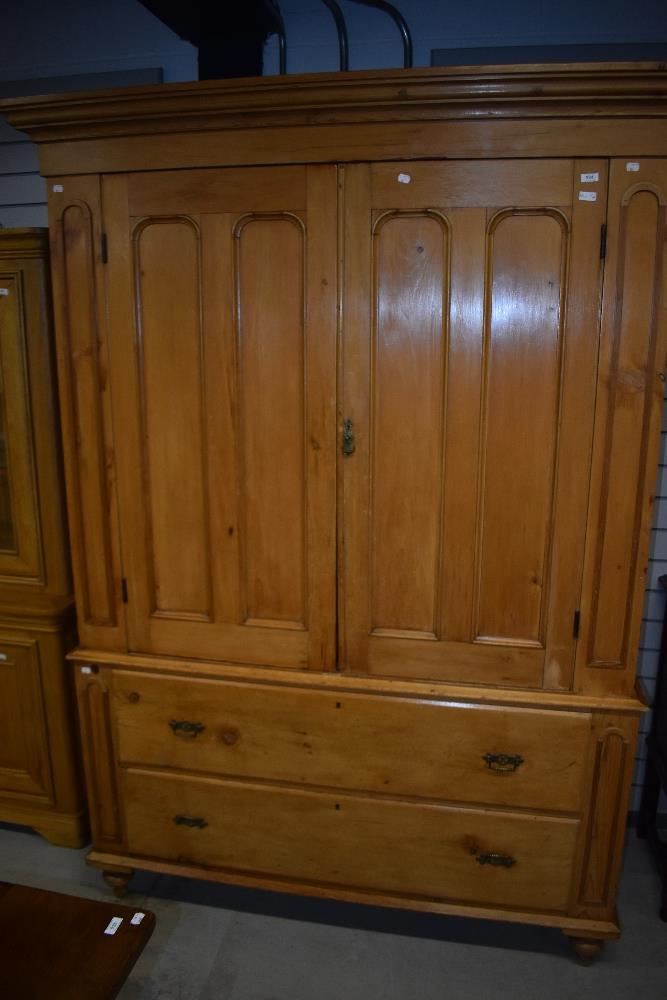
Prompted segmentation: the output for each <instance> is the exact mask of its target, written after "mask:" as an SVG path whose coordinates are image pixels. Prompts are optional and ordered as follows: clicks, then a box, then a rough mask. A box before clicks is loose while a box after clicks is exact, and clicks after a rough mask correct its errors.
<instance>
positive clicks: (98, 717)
mask: <svg viewBox="0 0 667 1000" xmlns="http://www.w3.org/2000/svg"><path fill="white" fill-rule="evenodd" d="M76 691H77V700H78V705H79V724H80V726H81V739H82V741H83V744H84V746H85V748H86V753H85V755H84V764H85V771H86V789H87V791H88V808H89V810H90V825H91V830H92V834H93V838H94V841H95V843H96V844H100V845H104V846H105V847H106V848H107V849H113V848H114V847H116V846H118V845H120V844H121V843H122V841H123V832H122V825H121V815H120V808H119V802H118V792H117V778H116V762H115V754H114V750H113V743H112V735H111V718H110V711H109V691H108V689H107V687H106V684H105V683H104V680H103V678H102V677H100V676H98V674H97V672H96V671H93V670H92V668H90V667H83V668H79V670H78V671H77V674H76Z"/></svg>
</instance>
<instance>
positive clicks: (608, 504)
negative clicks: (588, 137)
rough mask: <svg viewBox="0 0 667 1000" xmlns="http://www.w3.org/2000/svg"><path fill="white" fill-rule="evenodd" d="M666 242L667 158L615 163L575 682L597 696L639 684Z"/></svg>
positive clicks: (660, 387) (665, 307) (664, 335)
mask: <svg viewBox="0 0 667 1000" xmlns="http://www.w3.org/2000/svg"><path fill="white" fill-rule="evenodd" d="M666 239H667V160H664V159H662V160H661V159H641V158H640V159H636V160H627V159H622V160H613V161H612V163H611V171H610V178H609V220H608V239H607V259H606V268H605V270H606V274H605V282H604V301H603V308H602V342H601V349H600V375H599V383H598V392H597V402H596V415H595V438H594V442H595V443H594V448H593V478H592V486H591V504H590V509H589V517H588V534H587V539H586V563H585V573H584V589H583V593H582V603H581V637H580V641H579V644H578V649H577V678H576V688H577V690H580V691H585V692H587V693H589V694H595V695H602V696H609V695H628V694H631V693H632V691H633V686H634V673H635V670H634V667H635V658H636V655H637V646H638V644H639V630H640V627H641V616H642V606H643V603H644V587H645V582H646V572H647V568H648V566H649V563H648V556H649V538H650V527H651V524H652V521H653V504H652V494H653V491H654V488H655V473H656V465H657V462H658V452H659V445H660V427H661V422H662V421H661V418H662V411H663V394H664V388H665V347H666V339H667V245H666V242H665V241H666ZM661 557H662V556H661V554H658V558H661ZM653 582H654V585H656V586H657V582H656V579H655V576H654V578H653Z"/></svg>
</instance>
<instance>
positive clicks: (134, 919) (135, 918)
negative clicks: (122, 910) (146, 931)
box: [130, 913, 146, 924]
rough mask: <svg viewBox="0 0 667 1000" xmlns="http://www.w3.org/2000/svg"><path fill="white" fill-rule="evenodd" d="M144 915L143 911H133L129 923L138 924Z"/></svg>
mask: <svg viewBox="0 0 667 1000" xmlns="http://www.w3.org/2000/svg"><path fill="white" fill-rule="evenodd" d="M145 916H146V914H145V913H135V914H134V916H133V917H132V919H131V920H130V923H131V924H140V923H141V921H142V920H143V919H144V917H145Z"/></svg>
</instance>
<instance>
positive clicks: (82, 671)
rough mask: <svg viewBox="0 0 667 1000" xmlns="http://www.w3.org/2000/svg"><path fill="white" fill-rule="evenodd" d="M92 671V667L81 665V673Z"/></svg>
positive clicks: (90, 672)
mask: <svg viewBox="0 0 667 1000" xmlns="http://www.w3.org/2000/svg"><path fill="white" fill-rule="evenodd" d="M92 672H93V668H92V667H81V673H82V674H92Z"/></svg>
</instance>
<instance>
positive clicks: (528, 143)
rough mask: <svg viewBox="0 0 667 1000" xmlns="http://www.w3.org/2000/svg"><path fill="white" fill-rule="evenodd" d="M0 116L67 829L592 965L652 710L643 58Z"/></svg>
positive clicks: (125, 97) (654, 285) (11, 106)
mask: <svg viewBox="0 0 667 1000" xmlns="http://www.w3.org/2000/svg"><path fill="white" fill-rule="evenodd" d="M4 110H5V112H6V113H7V116H8V118H9V120H10V122H11V123H12V124H13V125H15V126H16V127H17V128H20V129H23V130H25V131H26V132H27V133H28V135H29V136H30V137H31V138H33V139H35V140H36V141H37V142H38V143H39V144H40V157H41V170H42V173H43V174H44V175H45V176H46V177H47V178H48V188H49V212H50V228H51V243H52V267H53V276H54V294H55V308H56V326H57V335H58V362H59V378H60V392H61V399H62V420H63V429H64V442H65V460H66V473H67V480H68V497H69V518H70V531H71V537H72V545H73V558H74V571H75V583H76V595H77V606H78V615H79V633H80V642H81V645H80V648H79V649H78V650H77V651H76V652H75V653H74V654H73V655H72V657H71V659H72V661H73V663H74V665H75V669H76V674H77V687H78V697H79V708H80V718H81V732H82V740H83V747H84V758H85V765H86V774H87V786H88V794H89V798H90V805H91V814H92V824H93V831H94V843H93V848H92V851H91V852H90V854H89V857H88V859H89V861H90V862H91V863H92V864H94V865H97V866H99V867H101V868H102V869H103V870H104V872H105V873H106V877H107V879H108V880H109V881H110V882H111V884H114V885H115V886H116V887H117V888H118V889H119V890H122V888H123V887H124V885H125V883H126V882H127V879H128V878H129V877H130V875H131V872H132V869H133V868H134V867H140V868H144V869H150V870H154V871H162V872H171V873H186V874H189V875H192V874H199V875H201V877H203V878H209V879H216V880H219V881H223V882H234V883H238V884H242V885H247V886H264V887H270V888H273V889H284V890H286V891H290V892H300V893H306V894H310V895H321V896H328V897H333V898H339V899H346V900H356V901H360V902H372V903H375V904H378V903H380V904H385V905H390V906H400V907H408V908H414V909H419V910H431V911H435V912H440V913H450V914H465V915H472V916H479V917H487V918H488V917H495V918H500V919H507V920H514V921H519V922H525V923H537V924H543V925H548V926H553V927H558V928H561V929H562V930H563V931H564V932H565V933H566V934H567V935H568V936H570V937H571V938H572V939H573V941H574V943H575V946H576V949H577V951H578V954H579V955H580V956H581V957H583V958H591V957H592V956H593V955H594V954H595V953H596V952H597V950H598V949H599V945H600V943H601V942H602V941H603V940H604V939H605V938H610V937H615V936H617V935H618V933H619V923H618V920H617V916H616V910H615V903H614V899H615V892H616V886H617V880H618V874H619V867H620V861H621V852H622V846H623V838H624V826H625V816H626V811H627V806H628V794H629V788H630V782H631V775H632V770H633V757H634V750H635V742H636V733H637V723H638V719H639V717H640V714H641V712H642V711H643V708H644V704H643V701H642V699H641V696H640V695H639V694H638V692H637V691H636V688H635V678H634V671H635V661H636V650H637V645H638V636H639V627H640V619H641V610H642V600H643V588H644V581H645V573H646V568H647V558H648V541H649V527H650V523H651V502H652V491H653V487H654V481H655V468H656V463H657V456H658V441H659V435H660V417H661V409H662V397H663V388H664V378H665V376H664V363H665V334H666V332H667V294H666V289H665V279H666V277H667V263H666V262H667V257H666V252H665V251H666V247H665V238H666V234H667V229H666V218H665V213H666V204H667V122H666V121H665V119H666V117H667V73H666V72H665V70H664V67H662V66H660V65H658V64H632V65H628V64H622V65H619V64H614V65H608V64H604V65H595V66H550V67H540V66H533V67H515V68H512V67H510V68H507V67H504V68H488V67H487V68H481V69H472V70H470V69H452V70H413V71H382V72H364V73H349V74H332V75H313V76H297V77H284V78H279V79H275V78H267V79H257V80H254V79H253V80H236V81H227V82H220V83H218V82H213V83H211V82H207V83H200V84H176V85H169V86H161V87H150V88H133V89H128V90H116V91H102V92H98V93H90V94H75V95H67V96H61V97H55V98H29V99H25V100H18V101H11V102H6V103H5V104H4Z"/></svg>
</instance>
